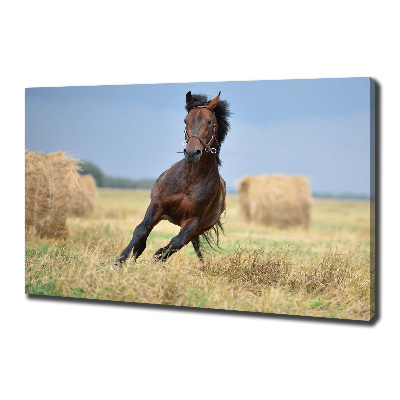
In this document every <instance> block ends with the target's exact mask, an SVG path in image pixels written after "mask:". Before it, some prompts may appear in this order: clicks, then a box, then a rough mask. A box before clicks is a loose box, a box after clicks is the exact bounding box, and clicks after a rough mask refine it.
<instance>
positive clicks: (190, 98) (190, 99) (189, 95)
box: [186, 90, 193, 104]
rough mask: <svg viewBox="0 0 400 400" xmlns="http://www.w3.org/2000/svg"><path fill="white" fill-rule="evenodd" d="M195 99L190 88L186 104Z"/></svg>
mask: <svg viewBox="0 0 400 400" xmlns="http://www.w3.org/2000/svg"><path fill="white" fill-rule="evenodd" d="M192 101H193V96H192V92H191V91H190V90H189V91H188V92H187V93H186V104H188V103H191V102H192Z"/></svg>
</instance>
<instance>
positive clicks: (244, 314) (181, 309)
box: [27, 294, 374, 326]
mask: <svg viewBox="0 0 400 400" xmlns="http://www.w3.org/2000/svg"><path fill="white" fill-rule="evenodd" d="M27 298H28V300H29V301H39V302H40V301H43V302H55V303H64V302H67V303H71V304H85V305H86V304H89V305H91V306H94V307H98V306H103V307H122V308H137V309H145V310H149V311H153V310H154V311H159V310H162V311H163V312H176V313H205V314H208V315H219V316H224V317H229V316H232V315H234V316H235V318H237V317H241V318H257V319H260V318H266V319H278V320H280V319H281V320H288V321H310V322H315V323H328V324H331V323H333V324H345V325H359V326H373V325H374V322H373V320H372V319H371V320H370V321H359V320H350V319H337V318H324V317H308V316H301V315H287V314H270V313H261V312H251V311H236V310H223V309H213V308H197V307H187V306H173V305H162V304H147V303H134V302H129V303H128V302H123V301H111V300H98V299H84V298H75V297H55V296H46V295H36V294H27Z"/></svg>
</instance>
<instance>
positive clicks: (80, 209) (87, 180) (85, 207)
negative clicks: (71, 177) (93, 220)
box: [69, 175, 96, 217]
mask: <svg viewBox="0 0 400 400" xmlns="http://www.w3.org/2000/svg"><path fill="white" fill-rule="evenodd" d="M95 205H96V181H95V179H94V178H93V176H92V175H79V177H78V185H77V186H76V188H75V190H74V193H73V196H72V201H71V208H70V213H69V214H70V215H73V216H76V217H85V216H87V215H88V214H90V213H91V212H92V211H93V210H94V208H95Z"/></svg>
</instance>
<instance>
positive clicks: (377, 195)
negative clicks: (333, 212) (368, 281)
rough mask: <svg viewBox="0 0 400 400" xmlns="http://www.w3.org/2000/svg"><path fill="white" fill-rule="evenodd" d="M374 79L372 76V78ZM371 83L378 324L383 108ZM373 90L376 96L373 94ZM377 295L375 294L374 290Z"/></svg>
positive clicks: (372, 228)
mask: <svg viewBox="0 0 400 400" xmlns="http://www.w3.org/2000/svg"><path fill="white" fill-rule="evenodd" d="M371 79H372V78H371ZM372 81H373V82H374V83H375V85H372V84H371V113H370V115H371V121H370V122H371V124H370V129H371V136H370V138H371V140H370V146H371V149H370V189H371V215H370V217H371V218H370V224H371V226H370V232H371V233H370V235H371V236H370V242H371V254H370V256H371V277H372V275H373V274H375V286H371V295H372V296H371V298H372V299H374V300H375V305H374V304H371V307H375V314H374V316H373V317H372V318H371V322H372V323H373V324H376V323H377V322H378V321H379V319H380V318H381V270H382V269H381V109H382V87H381V85H380V83H379V82H378V81H377V80H376V79H372ZM373 92H374V94H375V96H373ZM374 290H375V295H374V296H373V294H374V293H373V291H374Z"/></svg>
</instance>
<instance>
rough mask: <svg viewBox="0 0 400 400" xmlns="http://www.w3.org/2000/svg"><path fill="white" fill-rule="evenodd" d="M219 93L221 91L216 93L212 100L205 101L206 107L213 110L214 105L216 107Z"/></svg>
mask: <svg viewBox="0 0 400 400" xmlns="http://www.w3.org/2000/svg"><path fill="white" fill-rule="evenodd" d="M220 94H221V92H219V93H218V95H217V96H216V97H215V98H213V99H212V100H210V101H209V102H208V103H207V107H209V108H211V110H214V108H215V107H217V104H218V101H219V95H220Z"/></svg>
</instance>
